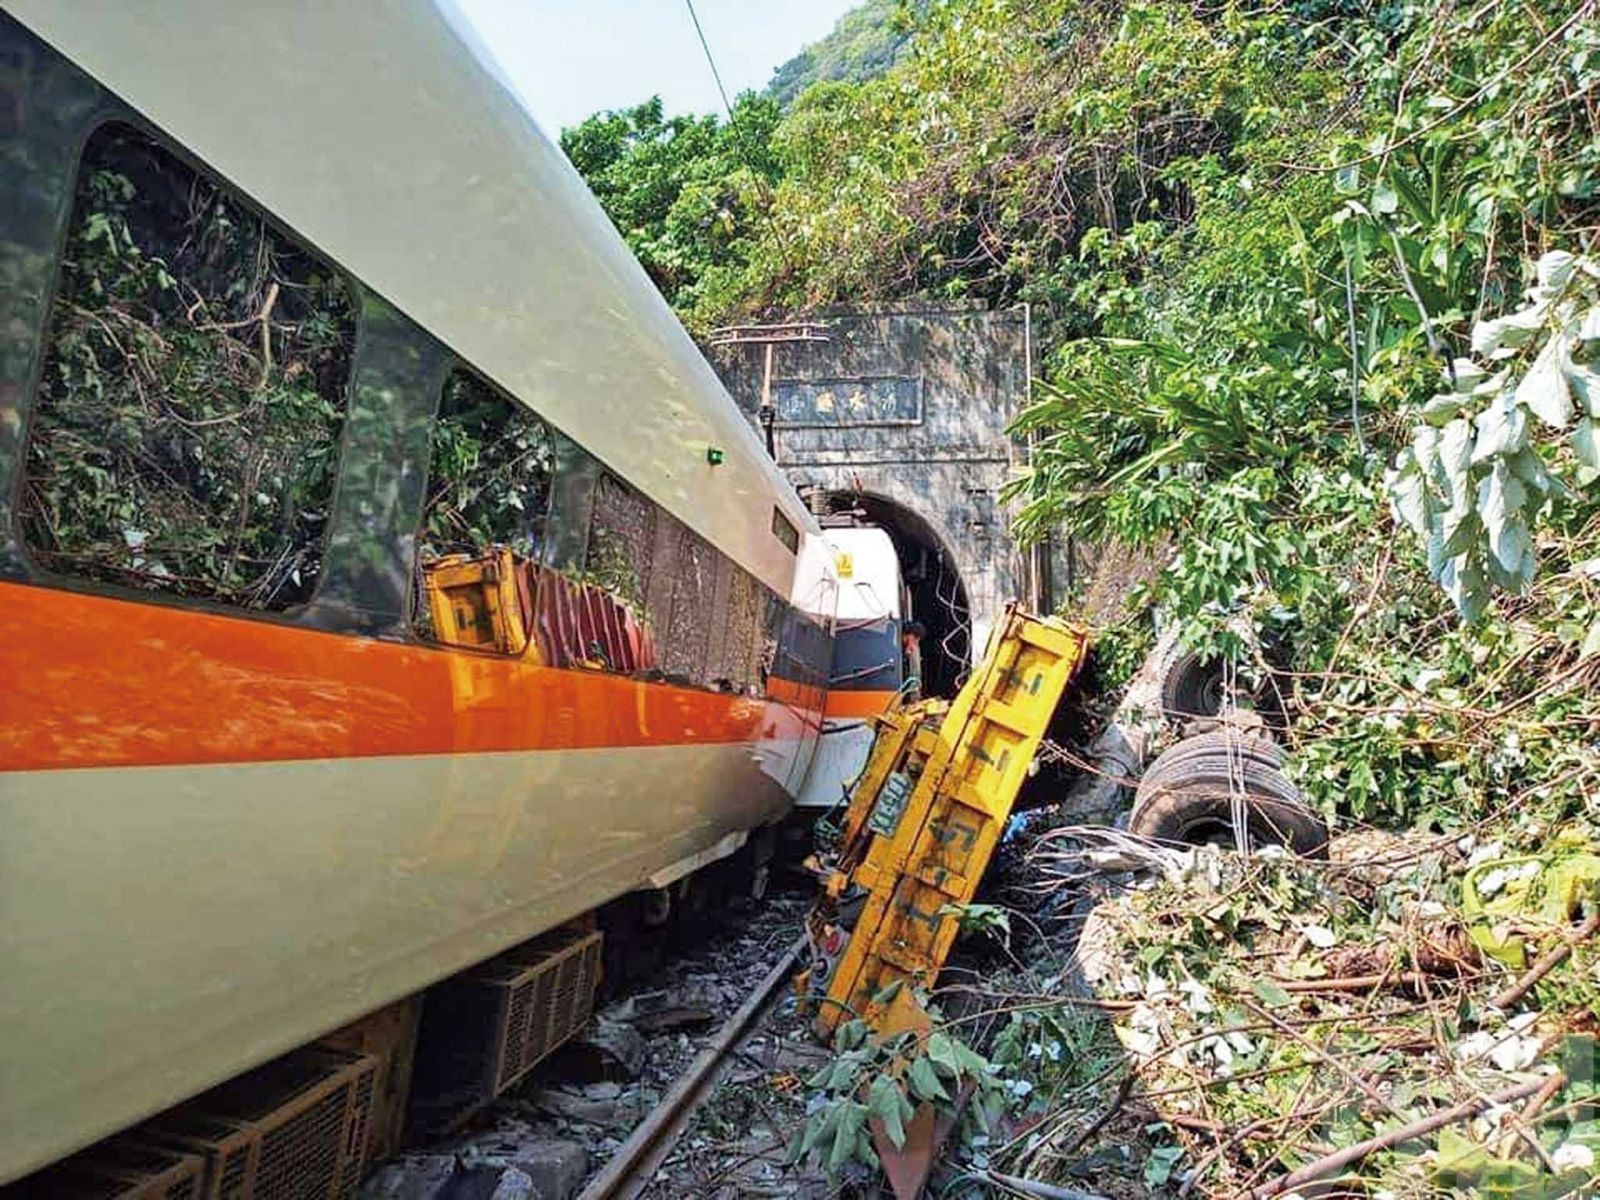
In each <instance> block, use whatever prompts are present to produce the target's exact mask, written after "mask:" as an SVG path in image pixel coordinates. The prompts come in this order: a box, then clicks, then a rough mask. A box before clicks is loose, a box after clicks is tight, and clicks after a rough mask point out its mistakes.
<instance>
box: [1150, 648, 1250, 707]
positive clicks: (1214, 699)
mask: <svg viewBox="0 0 1600 1200" xmlns="http://www.w3.org/2000/svg"><path fill="white" fill-rule="evenodd" d="M1227 666H1228V664H1227V662H1226V661H1225V660H1223V659H1220V658H1202V657H1200V656H1199V655H1198V654H1183V655H1180V656H1179V657H1178V658H1177V659H1175V660H1174V661H1173V663H1172V665H1171V666H1170V667H1168V668H1167V673H1166V675H1165V676H1164V677H1163V678H1162V680H1161V708H1162V711H1163V712H1164V713H1165V714H1166V717H1167V719H1168V720H1171V721H1188V720H1193V719H1194V718H1196V717H1214V716H1216V715H1217V714H1218V713H1220V712H1221V711H1222V709H1223V706H1224V705H1225V704H1227V703H1228V702H1229V701H1230V700H1232V699H1233V696H1232V689H1230V688H1229V687H1228V670H1227Z"/></svg>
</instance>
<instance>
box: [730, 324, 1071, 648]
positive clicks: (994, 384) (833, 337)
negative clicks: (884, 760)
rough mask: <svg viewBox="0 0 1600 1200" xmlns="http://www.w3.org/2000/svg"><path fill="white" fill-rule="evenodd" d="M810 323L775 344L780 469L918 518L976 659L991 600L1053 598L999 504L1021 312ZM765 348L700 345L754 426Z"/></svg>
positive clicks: (1022, 362)
mask: <svg viewBox="0 0 1600 1200" xmlns="http://www.w3.org/2000/svg"><path fill="white" fill-rule="evenodd" d="M818 323H819V324H820V325H822V326H823V327H824V328H825V330H826V332H827V335H828V340H827V341H826V342H797V343H789V344H779V345H775V346H774V347H773V356H772V357H773V362H772V383H771V393H772V400H773V405H774V410H775V418H776V419H775V422H774V435H775V436H774V442H775V446H776V452H777V460H778V463H779V465H780V466H781V467H782V468H783V469H784V471H785V472H786V473H787V475H788V476H789V478H790V480H791V481H792V482H793V483H794V484H795V485H796V486H797V487H800V488H802V489H805V488H808V487H814V488H821V489H823V490H824V491H827V492H829V493H835V494H850V493H856V494H864V495H868V496H872V497H876V498H879V499H882V500H887V501H890V502H891V503H893V504H895V505H898V506H899V507H901V508H903V509H906V510H909V511H910V512H911V513H913V514H915V515H916V516H918V517H920V518H921V519H922V520H923V521H924V522H926V524H927V525H928V526H930V527H931V528H932V529H933V531H934V532H935V534H936V535H937V537H938V538H939V540H940V541H942V542H943V548H944V550H945V552H946V556H947V558H948V560H949V561H950V562H951V563H952V564H953V565H954V566H955V568H956V569H957V570H958V571H959V573H960V574H961V577H962V582H963V583H964V585H965V587H966V590H967V596H968V601H969V604H970V607H971V614H972V621H973V639H972V653H973V655H974V656H976V655H978V654H979V653H981V651H982V648H983V642H984V639H985V637H986V635H987V631H988V629H989V627H990V626H991V625H992V623H993V620H994V617H995V615H996V613H997V611H998V609H999V606H1000V605H1001V604H1002V603H1004V602H1005V601H1006V600H1008V599H1011V598H1013V597H1017V598H1021V599H1024V600H1028V601H1030V602H1032V603H1035V604H1039V603H1041V602H1043V603H1046V604H1048V603H1049V600H1050V598H1049V597H1048V596H1041V595H1040V594H1038V592H1037V591H1036V586H1037V585H1036V581H1035V576H1036V574H1039V572H1035V571H1033V570H1031V569H1030V560H1031V558H1032V556H1030V555H1026V554H1024V553H1022V552H1020V551H1019V550H1018V548H1017V546H1016V544H1015V543H1014V541H1013V540H1012V538H1011V536H1010V533H1009V529H1010V519H1009V517H1010V514H1009V513H1008V512H1007V511H1006V509H1005V506H1004V505H1003V504H1002V502H1001V499H1000V490H1001V487H1002V486H1003V485H1004V483H1005V482H1006V480H1007V479H1008V478H1010V477H1011V475H1012V473H1013V471H1014V470H1015V468H1016V466H1017V465H1018V464H1019V463H1020V462H1022V461H1023V460H1024V457H1025V453H1026V451H1025V449H1024V447H1022V446H1021V445H1019V444H1018V443H1016V442H1015V441H1014V440H1013V439H1012V438H1011V436H1010V435H1009V434H1007V432H1006V429H1007V426H1008V425H1009V424H1010V422H1011V421H1012V419H1013V418H1014V417H1015V416H1016V414H1017V412H1018V411H1019V410H1020V408H1021V406H1022V404H1023V403H1024V401H1025V399H1026V395H1027V388H1028V380H1029V367H1028V328H1027V315H1026V311H1025V310H1024V309H1020V308H1017V309H1009V310H1003V311H998V312H990V311H988V310H986V309H984V308H983V307H982V306H980V305H970V306H949V307H945V306H941V307H939V308H910V307H906V308H892V309H881V308H880V309H871V310H854V311H848V312H834V313H830V314H824V315H823V316H821V317H820V318H818ZM764 350H765V347H764V346H762V345H757V344H723V345H712V346H710V347H707V355H708V357H709V358H710V360H711V362H712V365H713V366H715V367H716V369H717V372H718V374H720V375H721V377H722V379H723V382H724V383H725V384H726V386H727V388H728V390H729V391H730V392H731V393H732V395H733V397H734V399H735V400H736V401H737V402H738V404H739V407H740V408H741V409H743V410H744V412H745V413H746V415H747V416H748V417H749V418H750V420H751V423H752V424H755V425H757V429H758V432H759V422H758V419H757V410H758V409H759V407H760V403H761V392H762V377H763V371H764V357H765V355H764Z"/></svg>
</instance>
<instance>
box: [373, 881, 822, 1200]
mask: <svg viewBox="0 0 1600 1200" xmlns="http://www.w3.org/2000/svg"><path fill="white" fill-rule="evenodd" d="M804 906H805V900H804V899H803V898H802V897H800V896H797V895H775V896H771V897H769V898H768V899H767V900H766V901H765V902H763V903H761V904H755V903H753V902H751V901H749V900H747V899H744V898H735V899H734V900H732V901H730V902H727V903H725V904H724V905H722V906H721V907H718V908H716V909H715V910H713V911H711V912H709V913H706V914H704V915H702V916H701V917H699V918H698V919H696V920H694V921H692V922H690V923H689V924H688V925H686V926H684V927H681V928H678V929H674V930H669V931H664V932H663V933H661V934H660V935H659V936H658V938H657V941H658V942H667V943H670V945H668V946H667V947H666V949H665V954H664V960H663V962H662V964H661V965H660V969H659V970H657V971H653V972H652V982H651V985H650V986H649V987H648V988H647V989H645V990H635V991H629V992H625V993H624V994H622V995H619V996H616V997H615V998H613V999H611V1000H609V1001H608V1002H607V1003H604V1004H603V1005H602V1006H601V1007H600V1008H599V1009H598V1011H597V1012H596V1016H595V1019H594V1021H592V1022H591V1024H590V1026H589V1028H588V1029H587V1030H586V1031H585V1034H584V1036H583V1037H582V1038H581V1039H579V1040H577V1041H576V1042H574V1043H572V1044H570V1045H568V1046H567V1047H565V1048H563V1049H562V1050H561V1051H559V1052H558V1053H557V1054H556V1055H555V1056H554V1057H553V1058H552V1059H551V1060H550V1062H548V1063H547V1064H545V1065H544V1066H541V1067H540V1068H539V1069H537V1070H536V1071H535V1072H534V1073H533V1075H532V1076H531V1077H530V1078H529V1080H528V1081H527V1082H526V1083H525V1084H524V1085H523V1086H521V1087H519V1088H518V1089H517V1090H515V1091H514V1092H512V1093H511V1094H509V1095H507V1096H505V1097H502V1098H501V1099H500V1100H498V1101H497V1102H496V1103H495V1104H494V1105H493V1106H492V1107H491V1108H490V1109H489V1110H488V1111H486V1112H485V1113H484V1114H483V1115H482V1116H481V1117H479V1118H478V1119H477V1120H475V1121H474V1122H473V1123H472V1125H471V1126H470V1127H468V1128H467V1129H465V1130H463V1131H462V1132H460V1133H459V1134H457V1135H455V1136H453V1137H450V1138H446V1139H443V1140H442V1141H440V1142H439V1143H438V1144H436V1145H432V1146H427V1147H424V1148H421V1149H418V1150H416V1151H414V1152H412V1153H410V1154H407V1155H405V1156H404V1157H402V1158H400V1159H398V1160H397V1161H395V1162H393V1163H390V1164H389V1165H388V1166H386V1167H384V1168H382V1169H381V1170H379V1171H378V1172H377V1173H376V1174H375V1175H374V1176H373V1177H372V1179H370V1180H369V1181H368V1183H367V1186H366V1188H365V1190H364V1192H363V1195H364V1197H365V1198H366V1200H467V1198H468V1197H472V1198H475V1200H571V1198H572V1197H575V1196H577V1195H579V1194H580V1192H581V1191H582V1189H583V1187H584V1186H585V1185H586V1183H587V1182H588V1181H589V1180H590V1179H592V1178H593V1177H594V1175H595V1174H596V1173H597V1172H598V1171H599V1170H600V1169H601V1168H602V1167H603V1166H604V1165H605V1164H606V1162H607V1161H608V1160H609V1159H610V1157H611V1156H612V1154H613V1153H615V1151H616V1150H617V1148H618V1147H619V1146H621V1145H622V1143H623V1141H624V1140H625V1139H626V1138H627V1137H628V1134H629V1133H630V1132H631V1131H632V1129H633V1128H634V1127H635V1126H636V1125H638V1124H639V1122H641V1121H642V1120H644V1118H645V1117H646V1116H647V1115H648V1114H649V1113H650V1112H651V1110H652V1109H654V1108H655V1107H656V1105H657V1104H658V1103H659V1102H660V1100H661V1098H662V1096H663V1095H664V1094H665V1093H666V1091H667V1090H668V1089H669V1088H670V1087H671V1086H672V1082H673V1080H674V1079H675V1078H677V1077H678V1075H679V1074H680V1073H681V1072H682V1071H683V1070H684V1068H685V1067H686V1066H687V1065H688V1064H689V1062H690V1061H691V1060H692V1059H693V1058H694V1057H695V1055H696V1054H697V1053H698V1052H699V1050H700V1048H701V1046H702V1044H703V1042H704V1041H705V1040H706V1038H708V1037H709V1036H710V1035H711V1034H713V1033H714V1032H715V1030H716V1028H717V1027H718V1026H719V1025H720V1024H721V1023H722V1022H723V1021H724V1020H726V1019H727V1017H728V1016H729V1015H730V1014H732V1013H733V1012H734V1010H736V1009H737V1008H738V1007H739V1005H740V1004H742V1003H743V1002H744V1000H745V999H746V998H747V996H748V995H749V992H750V988H751V985H752V982H753V981H754V980H756V979H759V978H760V977H761V976H762V975H764V974H765V973H766V972H767V970H768V969H769V968H770V967H771V965H772V962H773V961H774V960H775V959H776V958H777V957H778V956H779V955H781V954H782V952H783V950H784V948H785V947H787V946H788V945H789V944H791V943H792V942H793V941H794V939H795V937H796V935H797V934H798V932H799V929H800V926H801V920H802V915H803V910H804ZM659 948H660V947H659V946H653V947H652V949H659ZM796 1033H797V1036H798V1031H796ZM824 1057H826V1054H825V1052H824V1051H823V1050H822V1049H820V1048H819V1047H817V1046H815V1045H814V1044H812V1043H809V1042H806V1041H801V1040H795V1039H786V1038H783V1037H781V1036H778V1035H776V1034H767V1033H761V1034H758V1035H757V1036H756V1037H755V1038H753V1039H752V1040H751V1042H750V1043H749V1044H748V1045H747V1046H746V1047H745V1049H744V1051H743V1053H742V1055H741V1057H740V1059H739V1060H738V1061H736V1062H735V1063H734V1065H733V1067H732V1068H731V1069H730V1070H729V1072H728V1077H727V1080H726V1084H729V1085H732V1090H730V1091H728V1093H727V1094H726V1095H722V1094H719V1096H718V1097H717V1098H716V1099H714V1100H713V1101H712V1102H711V1104H710V1105H708V1106H707V1110H705V1111H703V1113H702V1119H703V1120H705V1121H709V1122H711V1123H709V1124H706V1125H705V1126H704V1128H697V1129H696V1130H695V1131H694V1133H693V1134H692V1135H691V1136H690V1137H686V1138H685V1139H684V1141H683V1143H682V1144H681V1145H680V1146H679V1148H678V1151H677V1152H676V1154H675V1156H674V1158H673V1159H669V1161H668V1163H667V1165H666V1167H665V1168H664V1169H663V1171H662V1172H660V1173H659V1174H660V1175H662V1176H663V1177H664V1178H663V1179H662V1180H661V1182H660V1183H658V1184H657V1185H656V1187H657V1188H658V1189H663V1188H664V1189H665V1190H657V1191H656V1192H655V1193H653V1194H657V1195H660V1196H683V1195H701V1194H710V1193H709V1192H706V1193H702V1192H700V1191H699V1190H698V1188H697V1186H696V1185H685V1186H684V1187H683V1188H682V1189H681V1190H680V1189H679V1187H678V1184H677V1183H676V1182H675V1180H676V1179H677V1177H678V1176H679V1175H681V1174H684V1173H692V1171H693V1170H701V1169H709V1168H708V1167H707V1164H706V1163H705V1162H704V1161H703V1160H705V1159H706V1156H707V1154H708V1153H709V1152H711V1148H712V1147H715V1148H716V1149H715V1153H716V1154H721V1155H724V1156H726V1154H727V1153H730V1152H731V1149H730V1148H731V1147H732V1146H734V1145H736V1144H738V1143H740V1142H743V1143H745V1145H744V1148H743V1150H742V1151H741V1152H742V1153H743V1154H745V1155H746V1156H747V1157H748V1158H749V1160H750V1168H749V1170H750V1172H751V1173H754V1174H760V1173H763V1172H764V1174H765V1175H766V1177H768V1178H770V1179H772V1180H777V1179H778V1178H780V1176H782V1174H783V1163H784V1155H783V1151H784V1146H785V1143H786V1140H787V1128H788V1127H789V1125H790V1124H792V1122H793V1121H794V1119H795V1116H794V1113H793V1112H788V1111H784V1106H785V1098H784V1091H783V1087H782V1084H781V1077H782V1076H784V1075H785V1074H786V1075H787V1077H788V1078H789V1079H790V1080H794V1078H795V1076H796V1073H801V1072H805V1071H807V1070H809V1069H810V1068H811V1067H812V1066H813V1064H814V1063H815V1062H816V1061H817V1060H819V1059H821V1058H824ZM756 1063H760V1064H761V1065H760V1066H759V1068H758V1067H757V1066H756V1065H755V1064H756ZM768 1063H770V1064H771V1065H770V1066H769V1065H767V1064H768ZM774 1079H779V1080H780V1083H779V1086H777V1087H774V1086H773V1080H774ZM790 1086H791V1088H792V1089H793V1088H795V1087H796V1086H797V1085H794V1084H791V1085H790ZM769 1094H770V1095H773V1096H775V1097H776V1098H777V1103H778V1108H777V1110H775V1111H773V1113H772V1115H771V1117H770V1119H764V1118H763V1114H762V1113H761V1112H760V1111H757V1110H755V1109H753V1108H751V1107H750V1106H749V1104H748V1097H749V1096H755V1095H759V1096H761V1097H765V1096H767V1095H769ZM803 1103H804V1102H803V1098H800V1097H799V1096H798V1094H796V1096H795V1098H794V1100H793V1102H792V1107H793V1108H794V1109H795V1110H797V1111H801V1112H802V1113H803ZM769 1107H770V1106H769ZM718 1114H720V1121H718V1120H717V1119H716V1118H717V1115H718ZM763 1139H767V1140H770V1141H771V1142H772V1143H773V1144H774V1145H775V1146H776V1149H775V1150H773V1151H772V1152H771V1153H770V1154H766V1155H765V1157H764V1152H763V1151H762V1150H761V1148H760V1147H761V1144H763ZM723 1143H727V1145H726V1146H724V1145H723ZM768 1160H770V1161H768ZM763 1164H765V1166H764V1167H763ZM819 1182H820V1181H819ZM738 1194H741V1195H743V1194H753V1193H745V1192H740V1193H738ZM774 1194H782V1195H791V1194H794V1193H793V1191H792V1190H787V1191H782V1192H777V1193H774Z"/></svg>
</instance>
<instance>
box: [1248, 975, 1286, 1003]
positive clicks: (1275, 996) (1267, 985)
mask: <svg viewBox="0 0 1600 1200" xmlns="http://www.w3.org/2000/svg"><path fill="white" fill-rule="evenodd" d="M1250 990H1251V991H1253V992H1254V993H1255V994H1256V995H1257V996H1259V997H1260V998H1261V999H1262V1000H1263V1001H1265V1002H1266V1003H1267V1004H1269V1005H1271V1006H1272V1007H1273V1008H1283V1007H1285V1006H1286V1005H1289V1004H1293V1003H1294V997H1293V996H1291V995H1289V993H1288V992H1286V991H1284V990H1283V989H1282V988H1281V987H1279V986H1278V985H1277V984H1276V983H1274V982H1273V981H1272V980H1270V979H1252V980H1251V981H1250Z"/></svg>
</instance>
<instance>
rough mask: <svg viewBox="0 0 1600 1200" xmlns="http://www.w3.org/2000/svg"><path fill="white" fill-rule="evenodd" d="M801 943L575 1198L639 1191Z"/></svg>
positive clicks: (605, 1199) (601, 1198) (625, 1196)
mask: <svg viewBox="0 0 1600 1200" xmlns="http://www.w3.org/2000/svg"><path fill="white" fill-rule="evenodd" d="M805 947H806V937H805V935H804V934H801V936H800V937H799V938H797V939H796V940H795V942H794V944H793V945H792V946H790V947H789V949H788V950H786V951H785V952H784V954H783V956H782V957H781V958H780V959H779V960H778V962H777V965H776V966H774V967H773V968H772V970H771V971H770V972H769V973H768V974H767V977H766V978H765V979H763V980H762V981H761V982H760V984H758V985H757V986H756V989H755V990H754V991H753V992H751V993H750V995H749V997H748V998H747V999H746V1000H745V1002H744V1003H743V1004H741V1005H740V1006H739V1010H738V1011H737V1012H736V1013H734V1014H733V1016H731V1017H729V1018H728V1020H727V1022H726V1023H725V1024H724V1025H723V1026H722V1028H721V1029H719V1030H717V1035H716V1037H714V1038H712V1040H711V1042H710V1043H709V1044H708V1045H707V1046H706V1047H705V1049H703V1050H701V1051H700V1053H699V1054H698V1055H696V1056H695V1059H694V1061H693V1062H692V1063H690V1064H689V1067H688V1069H687V1070H685V1071H684V1073H683V1074H682V1075H680V1076H678V1078H677V1081H676V1082H674V1083H673V1085H672V1087H671V1089H670V1090H668V1092H667V1094H666V1095H665V1096H663V1097H662V1098H661V1103H660V1104H658V1105H656V1107H655V1109H654V1110H653V1111H652V1112H651V1113H650V1115H649V1116H648V1117H646V1118H645V1119H644V1120H643V1121H642V1122H640V1124H639V1125H638V1126H637V1127H636V1128H635V1129H634V1131H633V1132H632V1133H631V1134H629V1135H628V1140H627V1141H625V1142H623V1143H622V1145H621V1146H619V1147H618V1148H617V1152H616V1153H615V1154H613V1155H612V1156H611V1161H610V1162H608V1163H606V1165H605V1169H604V1170H603V1171H601V1172H600V1174H598V1175H596V1176H595V1177H594V1179H592V1180H591V1181H590V1182H589V1186H588V1187H586V1188H584V1189H583V1192H582V1193H581V1194H580V1195H579V1197H578V1200H633V1197H635V1196H637V1195H639V1193H640V1192H642V1191H644V1189H645V1188H646V1187H647V1186H648V1185H649V1183H650V1181H651V1179H652V1178H653V1177H654V1175H655V1173H656V1171H657V1170H658V1169H659V1168H660V1166H661V1164H662V1163H663V1162H665V1161H666V1158H667V1155H668V1154H670V1153H671V1152H672V1148H673V1146H674V1145H676V1144H677V1141H678V1138H679V1137H681V1136H682V1135H683V1131H684V1130H685V1129H686V1128H688V1125H689V1119H690V1118H691V1117H692V1116H694V1113H695V1110H696V1109H698V1108H699V1107H700V1105H702V1104H703V1103H705V1101H706V1100H707V1098H708V1097H710V1095H711V1093H712V1092H713V1091H714V1090H715V1088H716V1084H717V1077H718V1076H719V1075H720V1074H721V1068H722V1067H723V1065H724V1064H725V1063H726V1062H727V1059H728V1056H729V1055H730V1054H731V1053H732V1052H733V1050H734V1049H735V1048H736V1047H737V1046H738V1045H739V1043H740V1042H742V1041H743V1040H744V1037H745V1035H746V1034H747V1033H749V1032H750V1029H751V1027H752V1026H753V1025H754V1024H755V1023H756V1020H757V1018H759V1017H761V1016H763V1015H764V1014H765V1013H766V1011H767V1010H768V1008H769V1007H770V1006H771V1005H772V1004H773V1003H774V1001H775V999H776V996H775V994H776V992H777V991H778V989H779V987H781V986H782V984H783V982H784V980H786V979H787V978H788V977H789V973H790V971H791V970H793V968H794V964H795V961H796V960H797V959H798V958H799V957H800V954H801V952H802V951H803V950H804V949H805Z"/></svg>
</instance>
